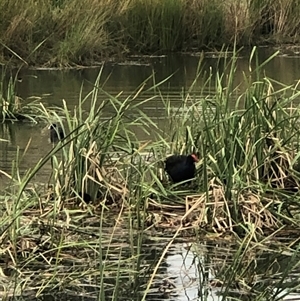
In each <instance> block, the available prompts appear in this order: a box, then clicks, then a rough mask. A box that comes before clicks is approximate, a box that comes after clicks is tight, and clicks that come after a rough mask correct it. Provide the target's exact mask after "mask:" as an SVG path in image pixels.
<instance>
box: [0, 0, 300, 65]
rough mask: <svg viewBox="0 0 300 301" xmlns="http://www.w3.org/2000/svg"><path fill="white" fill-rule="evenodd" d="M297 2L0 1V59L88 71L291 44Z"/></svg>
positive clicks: (297, 35)
mask: <svg viewBox="0 0 300 301" xmlns="http://www.w3.org/2000/svg"><path fill="white" fill-rule="evenodd" d="M299 13H300V5H299V1H297V0H279V1H272V0H250V1H246V0H243V1H238V0H231V1H222V2H220V1H218V0H200V1H199V0H191V1H186V0H176V1H174V0H167V1H159V0H151V1H149V0H127V1H122V2H120V1H117V0H97V1H95V0H87V1H85V2H84V3H83V2H82V1H79V0H68V1H66V0H55V1H54V0H47V1H39V2H36V1H34V0H30V1H25V0H20V1H18V5H15V3H14V2H12V1H9V0H1V1H0V36H1V43H0V58H1V61H6V62H9V61H13V62H14V64H17V65H20V64H24V65H39V66H41V65H43V66H56V67H61V66H64V67H66V66H70V65H91V64H95V63H97V62H99V61H101V60H103V59H108V58H109V59H111V58H112V57H124V56H126V55H128V54H141V53H143V54H156V55H157V54H161V53H166V52H170V51H171V52H174V51H178V52H183V51H199V50H202V49H206V50H210V51H212V50H216V49H217V50H218V49H220V48H221V47H222V46H223V45H226V46H229V47H230V46H232V48H233V45H234V44H236V45H238V46H253V45H256V46H257V45H266V44H267V45H270V44H272V45H274V44H280V45H283V44H293V45H294V44H295V43H298V42H299V40H300V29H299V28H300V24H299V22H300V21H299V17H298V16H299Z"/></svg>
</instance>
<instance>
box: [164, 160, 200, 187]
mask: <svg viewBox="0 0 300 301" xmlns="http://www.w3.org/2000/svg"><path fill="white" fill-rule="evenodd" d="M198 161H199V159H198V157H197V156H196V155H195V154H191V155H187V156H186V155H172V156H170V157H168V158H167V159H166V161H165V171H166V172H167V173H168V175H169V176H170V178H171V180H172V181H173V182H174V183H178V182H182V181H188V180H191V179H192V178H194V177H195V173H196V166H195V163H196V162H198Z"/></svg>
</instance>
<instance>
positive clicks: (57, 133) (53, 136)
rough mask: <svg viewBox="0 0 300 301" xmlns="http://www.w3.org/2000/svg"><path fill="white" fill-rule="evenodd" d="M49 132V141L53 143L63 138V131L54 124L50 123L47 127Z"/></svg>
mask: <svg viewBox="0 0 300 301" xmlns="http://www.w3.org/2000/svg"><path fill="white" fill-rule="evenodd" d="M49 130H50V141H51V142H52V143H55V142H57V141H59V140H61V139H63V138H64V137H65V134H64V131H63V129H62V128H61V127H60V126H57V125H56V124H55V123H52V124H51V125H50V126H49Z"/></svg>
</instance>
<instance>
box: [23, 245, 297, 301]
mask: <svg viewBox="0 0 300 301" xmlns="http://www.w3.org/2000/svg"><path fill="white" fill-rule="evenodd" d="M150 241H151V240H147V242H150ZM153 242H154V241H152V245H151V246H149V245H145V246H144V248H143V253H142V254H141V256H142V262H143V265H142V267H141V270H139V271H136V272H137V273H138V274H139V276H138V278H137V279H138V282H137V283H135V285H137V289H134V287H133V286H131V285H130V284H129V283H130V282H132V280H133V279H132V278H131V277H128V278H127V276H125V274H124V273H123V272H122V275H123V276H122V277H121V278H120V279H119V281H120V282H121V284H119V289H120V294H119V297H118V299H117V300H124V301H125V300H126V301H128V300H132V301H133V300H141V299H142V296H143V293H144V289H145V288H146V285H147V283H148V282H147V281H149V277H150V276H151V273H152V271H153V267H154V266H155V264H156V263H157V261H158V259H159V257H160V256H161V254H162V251H163V249H164V246H165V245H164V243H163V239H161V242H160V243H158V242H156V243H153ZM123 247H125V245H124V244H123ZM265 247H266V246H264V249H265ZM280 249H282V247H279V248H277V249H276V250H273V251H272V250H271V249H270V250H269V251H268V252H267V251H264V250H261V249H260V248H259V247H258V246H257V247H255V248H246V249H244V251H243V254H241V253H240V249H239V248H238V247H237V246H236V245H232V244H231V243H226V242H224V241H223V242H219V243H218V242H209V241H202V243H175V244H173V245H172V246H171V248H170V249H169V251H168V252H167V254H166V256H165V257H164V259H163V261H162V263H161V265H160V267H159V269H158V273H157V275H156V276H155V278H154V281H153V283H152V285H151V288H150V291H149V292H148V294H147V297H146V300H147V301H150V300H156V301H162V300H166V301H196V300H197V301H198V300H207V301H233V300H249V301H250V300H251V301H252V300H280V299H282V298H283V300H299V299H300V293H297V289H296V286H297V285H299V280H298V278H299V272H300V270H299V268H298V267H297V265H298V263H297V262H298V259H297V258H295V256H287V255H282V251H280ZM123 251H124V252H122V253H123V256H125V257H127V258H125V257H124V259H125V260H126V261H127V262H128V260H129V261H130V260H136V259H134V258H132V257H131V256H132V254H131V252H130V250H129V249H128V250H127V249H126V250H125V249H124V250H123ZM123 256H122V260H123ZM117 260H118V255H117V254H114V251H113V250H111V251H110V256H109V257H108V258H107V260H106V266H111V264H113V262H114V261H117ZM237 261H238V262H237ZM237 263H238V264H237ZM89 266H90V267H91V266H93V263H92V262H89ZM82 268H83V270H82V271H81V273H82V275H83V276H82V277H81V278H78V276H76V283H77V284H76V286H74V288H73V290H72V286H69V285H67V286H66V287H65V288H64V289H63V290H62V291H61V290H60V292H59V291H56V290H54V291H53V292H52V293H51V294H49V295H47V294H45V295H42V296H40V297H39V299H34V298H32V297H30V299H26V298H24V299H22V300H25V301H28V300H43V301H57V300H70V299H72V300H74V301H79V300H81V301H91V300H95V299H97V298H99V296H98V294H99V293H100V288H99V280H97V276H96V275H98V273H99V272H100V271H99V270H98V271H97V270H90V271H89V274H90V275H91V276H90V277H88V275H87V273H86V272H85V271H84V267H82ZM85 268H86V269H88V267H85ZM73 269H74V271H73ZM77 270H78V263H77V266H76V265H74V267H73V268H72V267H69V268H68V273H69V275H70V280H71V277H72V273H73V272H75V271H77ZM109 271H110V272H109V273H108V274H107V276H108V278H106V279H105V280H104V281H105V283H106V285H107V284H108V283H109V282H110V280H109V274H111V273H113V271H112V270H111V268H110V270H109ZM145 271H147V272H145ZM57 272H58V274H57V275H59V271H57ZM62 272H63V271H62ZM131 272H132V271H128V273H129V274H130V273H131ZM84 275H85V276H84ZM93 275H94V276H93ZM74 277H75V274H74ZM71 282H72V281H71ZM74 283H75V282H74ZM114 286H115V284H114V280H113V279H112V280H111V285H108V286H105V287H106V288H108V289H106V290H105V296H106V298H107V300H110V299H111V296H112V294H113V291H114ZM291 290H292V291H294V292H293V293H291V294H289V293H288V292H289V291H291ZM63 291H64V292H63ZM121 291H122V293H121ZM298 292H299V290H298Z"/></svg>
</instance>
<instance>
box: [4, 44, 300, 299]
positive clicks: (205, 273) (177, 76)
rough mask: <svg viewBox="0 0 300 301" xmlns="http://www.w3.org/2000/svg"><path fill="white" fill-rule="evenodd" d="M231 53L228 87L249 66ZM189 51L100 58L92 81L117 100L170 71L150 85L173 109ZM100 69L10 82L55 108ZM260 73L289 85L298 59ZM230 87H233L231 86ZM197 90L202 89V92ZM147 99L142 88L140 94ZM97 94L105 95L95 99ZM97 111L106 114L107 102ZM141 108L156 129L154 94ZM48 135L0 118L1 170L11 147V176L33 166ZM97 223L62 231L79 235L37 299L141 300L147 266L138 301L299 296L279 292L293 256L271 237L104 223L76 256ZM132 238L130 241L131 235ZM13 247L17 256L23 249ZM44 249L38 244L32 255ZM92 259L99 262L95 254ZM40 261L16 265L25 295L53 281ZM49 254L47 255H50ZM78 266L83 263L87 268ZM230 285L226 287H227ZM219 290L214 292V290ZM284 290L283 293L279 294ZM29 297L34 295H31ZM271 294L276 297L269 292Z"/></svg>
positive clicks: (185, 81) (7, 167)
mask: <svg viewBox="0 0 300 301" xmlns="http://www.w3.org/2000/svg"><path fill="white" fill-rule="evenodd" d="M273 52H274V50H271V49H268V48H262V49H259V60H260V61H261V62H262V61H264V60H265V59H267V58H268V56H269V55H270V54H272V53H273ZM239 56H240V58H239V59H238V65H237V66H238V69H237V77H236V78H235V82H236V84H238V83H239V82H240V79H241V78H242V77H243V74H244V73H246V74H247V73H248V72H249V52H248V51H243V52H241V53H240V55H239ZM199 57H200V54H193V55H191V54H186V55H168V56H159V57H155V56H152V57H132V60H130V61H128V62H123V63H114V62H107V63H106V64H105V65H104V66H103V70H102V74H101V80H100V82H101V85H102V87H103V90H105V91H106V92H108V93H109V94H111V95H113V96H116V97H118V98H119V99H121V100H122V99H125V98H126V97H128V95H132V94H134V93H135V91H136V90H137V89H138V87H139V85H141V83H142V82H144V81H146V80H147V79H148V78H150V77H151V76H152V75H153V74H155V81H156V82H159V81H163V80H164V79H165V78H167V77H169V76H170V75H172V76H171V77H170V79H169V80H167V81H166V82H164V83H163V84H162V85H160V87H159V88H160V91H161V93H162V94H163V95H164V96H165V97H166V98H168V99H169V100H170V102H171V105H172V107H174V108H176V107H178V106H179V105H180V104H181V102H182V95H183V94H185V93H186V92H187V91H188V90H189V87H190V86H191V85H192V83H193V81H194V80H195V76H196V74H197V68H198V65H199ZM221 60H222V59H221ZM217 62H218V57H217V56H216V55H215V54H213V53H212V54H209V53H207V54H205V57H204V59H203V68H204V70H206V72H207V73H209V72H210V70H213V73H214V74H215V72H216V68H217V67H216V66H220V64H219V65H218V64H217ZM100 68H101V67H99V68H86V69H79V70H74V69H72V70H63V71H61V70H32V69H22V70H21V72H20V73H19V75H18V76H19V79H20V80H19V81H18V82H17V87H16V89H17V94H18V96H20V97H22V98H23V99H26V98H28V97H31V96H39V97H41V101H42V102H43V103H44V104H45V105H47V106H52V105H56V106H60V107H61V106H62V100H63V99H64V100H65V101H66V103H67V104H68V107H69V109H72V108H74V107H76V105H77V104H78V98H79V94H80V93H82V94H83V95H86V94H87V93H89V92H90V90H91V89H92V88H93V83H94V82H95V79H96V77H97V76H98V74H99V71H100ZM264 72H265V74H266V75H267V76H269V77H271V78H272V79H274V80H276V81H278V82H281V83H284V84H286V85H290V84H295V82H296V81H298V80H299V78H300V57H299V56H296V55H287V54H285V53H281V54H280V55H278V56H277V57H275V58H274V59H273V60H272V61H271V62H269V63H268V64H267V65H265V66H264ZM202 80H203V79H201V78H199V79H198V82H197V85H195V86H194V90H193V92H195V93H196V92H197V90H199V91H200V90H201V83H202ZM152 84H153V78H152V79H151V80H150V83H149V81H148V82H147V84H146V86H147V85H149V87H150V86H151V85H152ZM239 88H240V89H241V90H242V89H243V87H241V86H240V87H239ZM81 89H82V92H81ZM207 92H209V93H211V92H212V91H207ZM150 95H151V93H150V92H149V97H150ZM101 97H105V95H102V96H100V98H101ZM143 97H147V92H146V94H143ZM140 100H142V99H140V98H137V99H136V101H137V102H138V101H140ZM232 101H233V103H234V101H235V100H234V99H232ZM84 109H85V110H86V111H88V110H89V104H88V103H85V104H84ZM107 110H108V111H107V115H108V116H109V114H110V111H109V108H108V109H107ZM142 110H143V112H144V113H146V114H147V115H148V116H149V117H151V119H152V120H153V121H154V122H155V123H156V124H158V126H159V127H163V126H164V122H165V116H164V112H165V108H164V107H163V106H162V105H161V100H160V99H153V101H150V102H147V103H145V104H143V105H142ZM135 131H136V134H137V136H138V137H139V138H140V139H141V140H143V139H149V137H151V133H150V134H149V135H147V136H145V135H146V134H145V133H144V132H143V131H139V129H138V128H136V129H135ZM48 136H49V134H48V131H47V124H40V123H38V124H33V123H13V124H1V125H0V138H4V139H6V140H8V141H9V142H8V143H1V144H0V145H1V157H0V169H1V170H3V171H5V172H8V173H10V171H11V168H12V164H13V162H14V161H15V158H16V154H17V151H19V152H20V157H21V160H20V165H19V167H20V173H21V175H22V174H25V172H26V171H27V170H28V168H31V167H32V166H34V164H36V162H38V160H39V159H40V158H41V157H43V156H44V155H46V154H47V153H48V152H49V150H50V149H51V147H52V146H51V144H50V143H49V142H48ZM25 150H26V151H25ZM24 152H25V154H24V156H23V153H24ZM50 172H51V165H50V163H49V164H48V165H46V166H45V168H44V169H43V170H42V171H41V172H40V173H39V174H38V176H36V177H35V178H34V179H33V181H36V182H45V183H46V182H47V181H48V179H49V174H50ZM2 179H3V178H2ZM0 181H1V182H2V183H1V182H0V188H1V186H2V187H3V186H5V185H4V180H1V177H0ZM79 211H80V210H79ZM79 211H78V212H79ZM78 212H77V211H76V212H75V211H74V212H72V211H70V212H68V210H66V213H65V214H66V220H68V218H70V219H71V220H72V218H73V220H74V216H75V215H76V214H78ZM79 213H80V212H79ZM72 214H74V216H73V215H72ZM75 220H76V219H75ZM112 220H114V218H112ZM66 222H67V221H66ZM28 223H31V221H30V222H29V221H28ZM122 223H126V221H124V220H122V222H121V224H122ZM75 224H76V223H75ZM127 226H128V225H127V224H126V227H124V228H127ZM36 227H37V226H36ZM38 227H40V225H39V226H38ZM98 228H99V221H98V224H97V225H96V227H95V228H88V227H85V226H84V225H77V227H76V229H75V228H70V229H68V230H66V231H67V232H68V231H69V232H70V233H69V232H68V233H69V234H66V237H68V235H69V236H70V237H72V235H79V234H82V237H81V238H80V240H79V241H76V244H75V252H76V253H72V252H74V250H73V251H72V252H71V253H68V252H67V251H66V254H63V255H64V256H62V258H63V259H60V260H59V261H58V262H57V265H55V266H54V270H53V271H52V272H53V274H52V275H55V277H57V285H56V287H54V288H53V289H52V290H51V292H47V291H46V290H45V291H46V293H45V292H44V293H43V294H41V295H40V296H39V298H41V299H42V300H45V301H50V300H71V299H73V300H95V299H96V300H104V299H103V297H105V296H106V299H105V300H110V298H112V297H111V296H112V295H114V294H118V298H117V300H142V297H143V292H144V291H145V290H146V288H147V284H148V281H149V274H151V273H149V270H151V271H153V270H155V268H156V267H157V271H156V273H155V274H154V278H153V279H152V280H153V281H152V286H151V287H150V289H149V291H148V293H147V296H146V297H145V300H174V301H187V300H218V301H219V300H258V296H261V298H262V299H261V300H271V299H268V298H270V296H272V293H273V292H276V294H275V295H276V296H277V298H280V296H284V298H285V299H286V300H291V298H294V299H293V300H298V299H300V295H297V294H291V295H288V293H287V292H288V289H289V288H290V286H291V285H294V287H295V286H296V285H298V282H297V281H295V278H298V276H299V268H298V261H299V258H298V252H296V255H295V254H294V253H292V252H290V249H289V248H287V247H284V246H285V244H284V243H283V244H281V243H280V242H276V244H275V243H274V244H273V243H272V241H268V242H267V243H266V244H264V246H263V247H262V246H261V245H259V244H257V245H254V246H252V247H251V248H250V249H247V251H245V252H243V251H241V250H240V249H239V247H238V244H236V243H235V242H234V241H233V240H232V239H231V240H228V241H226V240H218V238H217V236H216V238H215V239H212V240H204V241H203V240H201V239H200V238H198V236H197V234H194V235H191V236H189V237H187V238H184V239H178V238H177V237H176V239H177V240H178V241H175V242H172V244H170V245H169V246H168V243H169V242H170V241H172V239H173V237H172V235H169V234H168V231H166V233H165V232H156V231H155V232H154V233H152V232H151V231H149V232H151V233H150V234H149V235H146V238H145V237H142V236H141V235H140V233H139V232H137V233H135V234H134V235H130V236H129V237H127V236H126V235H127V234H126V233H125V232H124V229H123V228H122V227H120V228H117V226H116V225H113V226H112V227H107V228H105V227H104V228H103V229H102V230H103V233H102V234H101V237H99V236H96V237H95V238H93V239H92V241H90V240H89V243H88V244H89V246H91V250H92V251H91V250H89V252H87V251H86V252H87V253H86V254H84V255H83V253H84V252H85V251H84V250H83V249H81V244H82V245H84V244H85V239H89V238H90V237H91V236H93V235H94V234H93V233H98V232H99V229H98ZM116 228H117V229H116ZM129 229H131V227H129ZM131 230H132V229H131ZM64 235H65V233H64ZM85 235H86V236H85ZM25 236H26V235H25ZM132 238H134V240H137V241H134V242H133V241H131V239H132ZM196 238H197V239H196ZM139 239H141V242H140V246H141V248H140V249H139V248H137V247H136V246H137V245H139V243H138V240H139ZM98 240H99V241H103V240H104V241H106V242H108V246H109V247H107V246H104V243H103V242H100V244H101V243H103V246H101V247H100V249H101V248H102V250H98V243H99V241H98ZM39 243H40V245H39V247H40V246H43V247H45V246H46V245H47V248H49V250H47V252H48V251H49V252H50V250H51V248H54V249H55V246H52V245H51V244H50V242H49V241H48V238H45V239H44V240H42V242H41V240H39ZM110 248H111V249H110ZM295 248H296V247H295ZM23 251H24V252H25V253H26V248H25V247H24V250H23ZM47 252H46V251H45V249H43V250H42V251H41V254H45V253H47ZM81 252H82V253H81ZM139 252H141V253H139ZM97 256H98V257H99V258H100V257H101V258H102V259H103V260H98V258H97ZM87 257H88V258H90V259H91V260H90V262H88V263H87V262H86V258H87ZM137 258H138V260H137ZM40 260H41V267H36V268H32V267H31V269H30V268H29V267H28V271H27V270H26V269H27V266H26V267H24V266H22V263H20V264H21V267H22V269H21V270H22V277H24V283H27V282H28V283H31V284H30V285H31V286H32V291H34V292H35V293H36V290H35V287H34V283H35V281H36V282H37V283H39V287H40V286H43V285H44V286H46V283H47V278H49V277H50V278H51V277H53V276H52V275H51V274H49V271H47V270H46V269H44V267H43V265H46V262H47V260H48V259H45V258H44V255H41V258H40ZM51 260H54V259H53V258H51ZM8 261H9V259H8ZM100 262H101V263H100ZM103 262H105V264H107V265H108V266H109V269H107V270H106V274H105V275H100V274H99V264H100V265H101V264H103ZM1 264H3V267H4V266H5V268H3V270H4V274H5V275H4V276H3V275H1V273H0V277H2V278H3V279H4V280H3V281H4V283H8V282H9V279H8V278H9V276H7V275H14V273H18V271H11V269H9V268H7V264H8V263H7V261H2V260H1ZM87 264H88V265H89V267H88V268H87V266H86V265H87ZM118 264H120V265H122V267H123V268H124V270H126V271H127V273H124V275H119V276H118V277H120V281H119V283H118V284H116V283H115V277H116V275H115V270H114V265H118ZM137 265H138V268H137ZM289 265H292V266H291V267H290V269H289V274H288V275H285V274H284V273H285V268H286V267H287V266H289ZM49 266H50V262H49ZM232 266H235V267H238V268H237V271H238V272H236V273H235V274H234V276H232V275H231V274H230V271H231V267H232ZM110 267H111V270H110ZM34 269H36V270H37V271H38V273H37V275H34V274H32V271H33V270H34ZM135 270H139V271H144V275H143V273H139V275H138V279H137V278H136V274H135ZM0 272H1V271H0ZM27 272H28V273H27ZM50 272H51V270H50ZM68 274H70V283H68V284H66V281H65V280H66V279H67V278H68V277H69V276H68ZM74 275H75V276H74ZM76 275H77V276H76ZM19 276H20V275H19ZM110 277H111V280H110ZM226 277H233V279H231V286H230V287H226V286H225V292H226V294H225V295H226V296H225V297H224V296H223V295H222V293H221V287H222V286H223V283H225V282H226ZM25 279H26V281H25ZM62 279H63V280H64V281H62ZM102 279H105V281H108V282H109V283H110V285H111V290H110V291H106V292H105V293H104V292H101V289H100V288H101V283H102ZM60 281H61V282H64V285H62V286H61V284H60ZM24 283H23V284H24ZM233 283H234V285H232V284H233ZM23 284H20V285H19V286H18V287H17V288H16V287H13V286H12V285H8V284H7V286H8V287H9V289H8V290H11V291H17V292H18V294H19V293H20V292H22V285H23ZM24 285H25V284H24ZM116 285H118V286H116ZM74 287H76V290H74V289H73V288H74ZM222 289H223V293H224V286H223V287H222ZM1 293H3V292H1ZM286 294H287V296H285V295H286ZM21 295H23V298H24V300H33V295H30V294H29V297H27V298H26V295H27V294H26V293H24V294H22V293H21ZM37 295H39V294H38V293H37ZM254 296H255V298H257V299H255V298H254ZM263 298H265V299H263ZM274 300H277V299H276V298H275V297H274Z"/></svg>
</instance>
